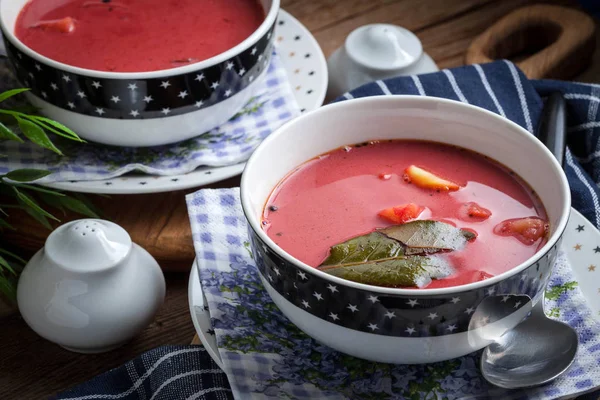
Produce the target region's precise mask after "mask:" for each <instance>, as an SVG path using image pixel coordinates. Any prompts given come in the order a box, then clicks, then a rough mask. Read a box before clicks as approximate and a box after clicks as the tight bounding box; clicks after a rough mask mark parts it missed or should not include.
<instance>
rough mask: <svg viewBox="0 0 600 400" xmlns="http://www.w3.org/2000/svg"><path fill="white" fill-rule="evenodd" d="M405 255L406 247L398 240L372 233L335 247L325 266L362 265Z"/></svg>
mask: <svg viewBox="0 0 600 400" xmlns="http://www.w3.org/2000/svg"><path fill="white" fill-rule="evenodd" d="M402 255H404V246H403V245H402V244H401V243H399V242H398V241H397V240H394V239H390V238H388V237H387V236H385V235H383V234H381V233H379V232H372V233H369V234H367V235H363V236H358V237H355V238H352V239H350V240H347V241H345V242H343V243H340V244H338V245H335V246H333V247H332V248H331V249H330V250H329V257H327V259H326V260H325V261H323V263H322V264H321V265H322V266H324V265H340V264H352V263H361V262H367V261H372V260H381V259H383V258H393V257H398V256H402Z"/></svg>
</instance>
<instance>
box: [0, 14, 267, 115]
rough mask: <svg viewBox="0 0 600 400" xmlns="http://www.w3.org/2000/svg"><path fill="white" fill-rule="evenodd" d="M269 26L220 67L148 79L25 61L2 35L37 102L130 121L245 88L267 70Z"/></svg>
mask: <svg viewBox="0 0 600 400" xmlns="http://www.w3.org/2000/svg"><path fill="white" fill-rule="evenodd" d="M274 27H275V24H273V25H272V26H271V27H270V28H269V29H268V30H267V32H266V33H265V34H264V35H263V36H262V37H261V38H260V39H259V40H258V41H257V42H256V43H254V44H253V45H252V46H250V47H249V48H248V49H247V50H244V51H243V52H241V53H239V54H238V55H236V56H234V57H232V58H230V59H228V60H225V61H223V62H221V63H219V64H216V65H213V66H210V67H207V68H204V69H198V70H195V71H192V72H189V73H186V74H180V75H173V76H166V77H163V78H152V79H114V78H96V77H88V76H85V75H81V74H74V73H71V72H67V71H63V70H60V69H57V68H54V67H51V66H49V65H47V64H44V63H43V62H41V61H38V60H36V59H34V58H32V57H29V56H28V55H27V54H25V53H23V52H22V51H20V50H19V49H17V48H16V46H14V44H13V43H12V42H10V41H9V40H8V39H7V35H4V43H5V46H6V52H7V55H8V58H9V60H10V63H11V66H12V68H13V70H14V71H15V75H16V76H17V78H18V80H19V81H20V82H21V84H22V85H24V86H25V87H28V88H31V92H32V93H33V94H35V95H36V96H37V97H39V98H40V99H43V100H44V101H47V102H48V103H50V104H52V105H54V106H57V107H60V108H62V109H65V110H69V111H73V112H76V113H78V114H84V115H90V116H94V117H100V118H111V119H134V120H135V119H150V118H163V117H169V116H174V115H181V114H186V113H189V112H194V111H198V110H202V109H205V108H208V107H210V106H212V105H215V104H217V103H219V102H221V101H223V100H225V99H228V98H229V97H231V96H233V95H235V94H236V93H238V92H240V91H241V90H243V89H245V88H247V87H248V86H249V85H251V84H252V83H253V82H254V81H255V80H256V78H258V77H259V76H260V75H261V74H262V73H263V72H264V70H265V69H266V68H267V67H268V65H269V62H270V58H271V54H272V51H273V39H274V38H273V30H274Z"/></svg>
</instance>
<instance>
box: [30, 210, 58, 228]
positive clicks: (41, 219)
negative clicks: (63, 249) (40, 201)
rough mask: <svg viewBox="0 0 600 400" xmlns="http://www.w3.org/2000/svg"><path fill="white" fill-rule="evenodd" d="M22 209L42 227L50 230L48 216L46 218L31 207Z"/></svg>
mask: <svg viewBox="0 0 600 400" xmlns="http://www.w3.org/2000/svg"><path fill="white" fill-rule="evenodd" d="M24 210H25V212H26V213H27V214H29V215H30V216H31V217H32V218H33V219H35V220H36V221H37V222H39V223H40V224H41V225H42V226H43V227H44V228H47V229H50V230H52V225H50V222H48V218H46V217H45V216H44V215H43V214H41V213H39V212H37V211H35V210H33V209H31V208H25V209H24Z"/></svg>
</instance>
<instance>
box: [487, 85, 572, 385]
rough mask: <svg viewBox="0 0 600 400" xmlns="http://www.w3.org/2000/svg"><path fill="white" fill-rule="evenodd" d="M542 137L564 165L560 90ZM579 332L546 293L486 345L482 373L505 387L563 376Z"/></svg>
mask: <svg viewBox="0 0 600 400" xmlns="http://www.w3.org/2000/svg"><path fill="white" fill-rule="evenodd" d="M538 138H539V139H540V140H541V141H542V142H544V144H546V146H547V147H548V149H549V150H550V151H552V153H553V154H554V156H555V157H556V158H557V159H558V161H559V162H560V163H561V164H562V163H563V161H564V154H565V145H566V106H565V101H564V98H563V97H562V95H561V94H560V93H553V94H551V95H550V97H549V98H548V100H547V101H546V105H545V106H544V110H543V114H542V118H541V122H540V126H539V127H538ZM578 346H579V337H578V335H577V332H575V330H574V329H573V328H571V327H570V326H569V325H567V324H564V323H562V322H559V321H555V320H553V319H550V318H548V317H547V316H546V313H545V312H544V295H543V294H542V296H541V299H540V300H539V301H538V303H537V304H536V305H535V306H534V308H533V311H532V312H531V315H530V316H529V317H528V318H527V319H526V320H525V321H523V322H521V323H520V324H519V325H517V326H516V327H515V328H514V329H512V330H510V331H508V332H506V333H505V334H504V335H502V336H501V337H499V338H498V339H496V341H495V342H494V343H492V344H491V345H489V346H488V347H486V348H485V349H484V351H483V354H482V355H481V373H482V374H483V377H484V378H485V379H486V380H487V381H488V382H489V383H491V384H493V385H495V386H499V387H502V388H505V389H517V388H526V387H532V386H538V385H543V384H545V383H548V382H550V381H552V380H554V379H556V378H558V377H559V376H560V375H562V374H563V373H564V372H565V371H566V370H567V369H568V368H569V367H570V366H571V364H572V363H573V361H574V360H575V354H576V353H577V348H578Z"/></svg>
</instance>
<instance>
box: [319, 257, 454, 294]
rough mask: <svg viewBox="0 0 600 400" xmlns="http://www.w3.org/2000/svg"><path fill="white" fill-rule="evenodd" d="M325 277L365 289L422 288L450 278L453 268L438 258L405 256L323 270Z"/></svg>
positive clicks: (330, 267)
mask: <svg viewBox="0 0 600 400" xmlns="http://www.w3.org/2000/svg"><path fill="white" fill-rule="evenodd" d="M321 270H322V271H324V272H327V273H328V274H331V275H334V276H337V277H340V278H343V279H347V280H349V281H354V282H358V283H364V284H367V285H375V286H387V287H424V286H427V285H428V284H429V283H430V282H431V280H432V279H440V278H445V277H447V276H449V275H450V274H451V273H452V268H450V266H449V265H448V263H447V262H445V261H444V260H442V259H440V258H437V257H423V256H408V257H398V258H393V259H386V260H383V261H369V262H365V263H361V264H352V265H333V266H324V267H322V268H321Z"/></svg>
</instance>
